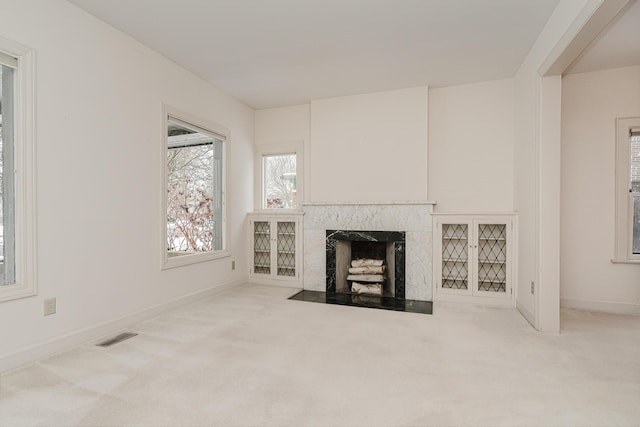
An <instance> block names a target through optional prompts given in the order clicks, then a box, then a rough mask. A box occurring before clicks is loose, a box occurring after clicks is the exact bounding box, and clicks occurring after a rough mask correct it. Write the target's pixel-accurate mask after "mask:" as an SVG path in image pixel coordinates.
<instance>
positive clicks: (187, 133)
mask: <svg viewBox="0 0 640 427" xmlns="http://www.w3.org/2000/svg"><path fill="white" fill-rule="evenodd" d="M168 123H169V126H168V130H167V144H168V145H167V148H168V149H167V251H168V255H169V256H170V257H173V256H180V255H187V254H193V253H202V252H211V251H214V250H220V249H223V238H222V228H223V227H222V222H223V218H222V158H223V156H222V150H223V141H222V140H220V139H218V138H216V137H214V136H212V135H208V134H205V133H203V132H202V131H199V130H196V129H195V128H193V129H192V128H189V127H186V126H185V125H183V124H180V123H176V122H174V121H171V119H169V122H168Z"/></svg>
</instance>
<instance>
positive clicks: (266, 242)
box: [253, 221, 271, 274]
mask: <svg viewBox="0 0 640 427" xmlns="http://www.w3.org/2000/svg"><path fill="white" fill-rule="evenodd" d="M253 273H254V274H271V223H270V222H269V221H254V222H253Z"/></svg>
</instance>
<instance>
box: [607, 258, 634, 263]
mask: <svg viewBox="0 0 640 427" xmlns="http://www.w3.org/2000/svg"><path fill="white" fill-rule="evenodd" d="M611 263H612V264H640V259H618V258H614V259H612V260H611Z"/></svg>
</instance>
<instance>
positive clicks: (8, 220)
mask: <svg viewBox="0 0 640 427" xmlns="http://www.w3.org/2000/svg"><path fill="white" fill-rule="evenodd" d="M13 77H14V69H13V68H11V67H8V66H5V65H2V64H0V285H11V284H14V283H15V248H14V241H15V239H14V233H15V222H14V211H13V210H14V202H13V200H14V176H13V174H11V173H5V172H6V171H12V170H13V168H14V167H13V93H14V88H13Z"/></svg>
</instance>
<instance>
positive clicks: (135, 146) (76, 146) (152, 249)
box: [0, 0, 253, 370]
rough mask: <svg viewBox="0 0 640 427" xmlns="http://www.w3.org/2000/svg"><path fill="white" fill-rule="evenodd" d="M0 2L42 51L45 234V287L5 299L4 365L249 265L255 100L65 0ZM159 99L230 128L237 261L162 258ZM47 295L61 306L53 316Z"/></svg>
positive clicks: (233, 276) (21, 38)
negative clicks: (176, 264) (239, 96)
mask: <svg viewBox="0 0 640 427" xmlns="http://www.w3.org/2000/svg"><path fill="white" fill-rule="evenodd" d="M0 10H2V11H5V12H9V11H10V12H9V13H0V36H2V37H5V38H7V39H11V40H13V41H15V42H18V43H20V44H23V45H27V46H30V47H31V48H33V49H34V50H35V51H36V55H37V68H36V72H37V145H38V158H37V162H38V163H37V171H38V181H37V185H38V198H37V204H38V212H37V219H38V239H39V242H38V243H39V247H38V258H39V263H38V277H39V293H38V295H37V296H36V297H31V298H24V299H20V300H15V301H9V302H4V303H0V325H3V326H2V327H1V328H0V370H2V368H7V367H9V365H10V364H15V363H18V362H20V361H24V360H21V359H20V357H22V356H20V355H23V356H24V357H28V355H29V354H31V355H33V354H35V353H34V352H31V353H29V352H28V351H27V352H26V353H25V352H23V351H26V349H29V348H31V349H33V348H36V347H38V346H39V345H41V344H45V343H47V342H48V343H49V344H51V342H55V341H56V340H57V339H58V338H60V337H66V338H67V340H66V341H65V342H66V343H67V344H72V343H74V341H73V339H71V340H69V339H68V338H69V337H70V336H73V334H75V333H77V332H79V331H81V330H86V329H87V328H89V329H91V328H93V327H96V326H98V325H102V329H101V331H102V332H105V331H106V330H107V329H108V327H107V328H106V329H105V327H104V325H107V326H108V324H109V323H110V322H112V321H114V320H115V319H121V318H123V317H126V316H130V315H132V314H135V313H139V312H141V311H143V310H145V309H148V308H151V307H155V306H159V305H162V304H165V303H168V302H170V301H174V300H176V299H179V298H181V297H184V296H187V295H189V294H192V293H197V292H200V291H204V290H207V289H210V288H212V287H215V286H218V285H222V284H225V283H229V282H232V281H234V280H240V279H243V278H244V277H246V274H245V272H246V271H247V265H246V257H245V255H244V254H245V252H246V248H245V233H244V216H245V212H247V211H249V210H251V207H252V200H253V197H252V193H253V169H252V167H251V166H248V165H252V162H253V146H252V140H253V110H252V109H251V108H249V107H247V106H245V105H243V104H241V103H240V102H238V101H236V100H234V99H233V98H231V97H229V96H228V95H226V94H224V93H222V92H221V91H219V90H217V89H216V88H214V87H212V86H211V85H209V84H208V83H206V82H204V81H203V80H201V79H199V78H198V77H196V76H194V75H193V74H190V73H189V72H187V71H185V70H184V69H182V68H180V67H178V66H177V65H175V64H174V63H173V62H170V61H168V60H167V59H165V58H163V57H161V56H160V55H158V54H157V53H155V52H153V51H150V50H149V49H148V48H146V47H144V46H142V45H141V44H139V43H138V42H136V41H134V40H132V39H131V38H129V37H127V36H125V35H123V34H122V33H119V32H118V31H116V30H114V29H112V28H111V27H109V26H107V25H106V24H104V23H103V22H101V21H99V20H97V19H95V18H93V17H91V16H90V15H88V14H86V13H85V12H83V11H81V10H80V9H77V8H76V7H74V6H72V5H71V4H69V3H67V2H66V1H62V0H0ZM162 102H166V103H168V104H170V105H172V106H174V107H176V108H178V109H181V110H183V111H186V112H188V113H191V114H193V115H195V116H200V117H203V118H206V119H209V120H211V121H214V122H217V123H219V124H221V125H224V126H226V127H227V128H229V129H230V132H231V138H230V141H229V163H228V171H229V173H228V175H227V177H228V188H227V190H228V198H227V202H228V207H227V209H228V220H229V230H230V234H229V239H228V241H229V245H230V248H231V251H232V257H231V259H235V260H236V261H237V263H238V264H237V269H236V270H235V271H232V270H231V259H230V258H223V259H219V260H215V261H210V262H204V263H200V264H196V265H192V266H187V267H181V268H175V269H171V270H166V271H161V270H160V252H161V249H160V247H161V245H162V242H161V239H160V230H161V218H162V210H161V194H160V182H161V179H162V172H161V164H162V158H163V156H164V148H163V147H164V144H163V139H162V137H163V129H162V128H161V123H162V121H161V118H162V117H161V112H162V110H161V103H162ZM50 297H56V298H57V308H58V313H57V314H55V315H53V316H47V317H44V316H43V299H44V298H50ZM85 337H86V335H85ZM50 348H54V347H50ZM16 355H18V357H16ZM8 360H10V361H11V363H9V362H7V361H8ZM3 361H4V362H6V363H4V364H3V363H2V362H3Z"/></svg>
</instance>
